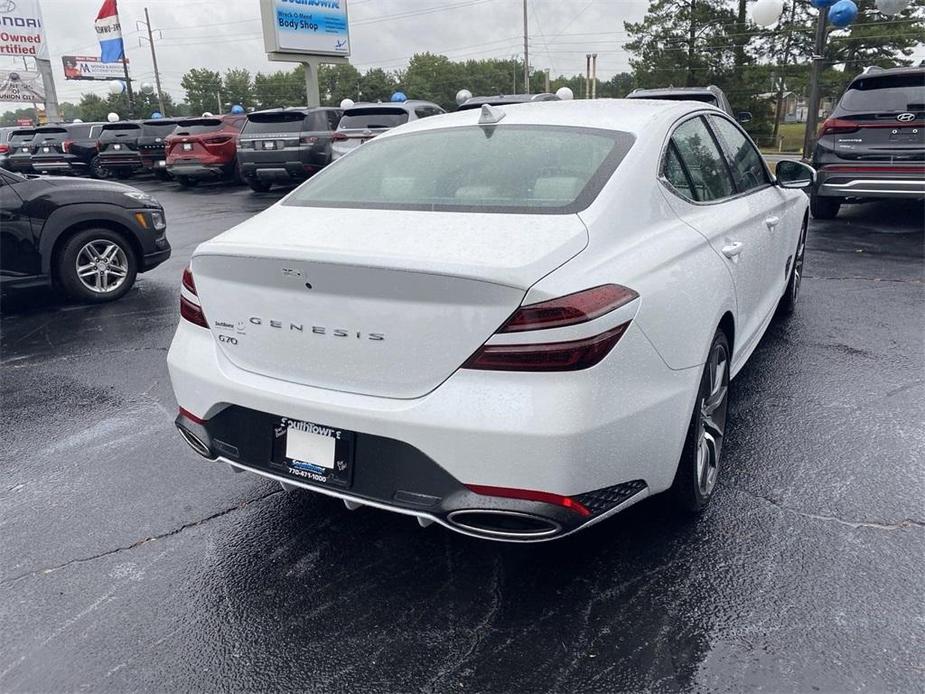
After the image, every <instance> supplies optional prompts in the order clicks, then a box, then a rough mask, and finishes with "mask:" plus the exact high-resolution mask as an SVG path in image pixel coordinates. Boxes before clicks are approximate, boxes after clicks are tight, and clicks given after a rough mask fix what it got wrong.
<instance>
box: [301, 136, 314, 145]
mask: <svg viewBox="0 0 925 694" xmlns="http://www.w3.org/2000/svg"><path fill="white" fill-rule="evenodd" d="M299 142H301V143H302V144H303V145H313V144H315V143H316V142H318V136H317V135H303V136H302V137H300V138H299Z"/></svg>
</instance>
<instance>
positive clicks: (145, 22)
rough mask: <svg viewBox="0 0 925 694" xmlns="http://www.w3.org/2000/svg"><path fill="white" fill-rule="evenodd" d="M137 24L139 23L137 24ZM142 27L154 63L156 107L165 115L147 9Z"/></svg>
mask: <svg viewBox="0 0 925 694" xmlns="http://www.w3.org/2000/svg"><path fill="white" fill-rule="evenodd" d="M138 23H139V24H140V23H141V22H138ZM144 25H145V27H146V28H147V30H148V44H150V46H151V62H152V63H154V82H155V84H156V85H157V105H158V107H159V108H160V110H161V113H162V114H163V115H165V116H166V115H167V109H166V108H164V94H163V92H161V73H160V71H159V70H158V69H157V51H155V50H154V30H153V29H152V28H151V17H150V16H149V15H148V8H147V7H146V8H145V21H144ZM143 39H144V37H143V36H142V37H139V42H140V41H142V40H143Z"/></svg>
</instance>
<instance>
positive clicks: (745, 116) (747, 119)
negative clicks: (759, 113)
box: [736, 111, 752, 123]
mask: <svg viewBox="0 0 925 694" xmlns="http://www.w3.org/2000/svg"><path fill="white" fill-rule="evenodd" d="M736 120H737V121H739V122H740V123H751V120H752V114H751V112H750V111H739V113H738V115H736Z"/></svg>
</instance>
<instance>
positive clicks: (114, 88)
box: [109, 80, 125, 94]
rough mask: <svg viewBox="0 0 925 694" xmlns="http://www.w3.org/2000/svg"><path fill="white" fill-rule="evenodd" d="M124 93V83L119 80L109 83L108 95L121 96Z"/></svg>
mask: <svg viewBox="0 0 925 694" xmlns="http://www.w3.org/2000/svg"><path fill="white" fill-rule="evenodd" d="M124 91H125V83H124V82H122V81H120V80H113V81H112V82H110V83H109V93H110V94H121V93H122V92H124Z"/></svg>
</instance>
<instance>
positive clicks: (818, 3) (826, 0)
mask: <svg viewBox="0 0 925 694" xmlns="http://www.w3.org/2000/svg"><path fill="white" fill-rule="evenodd" d="M836 1H837V0H809V4H810V5H812V6H813V7H815V8H816V9H817V10H821V9H822V8H823V7H831V6H832V5H834V4H835V3H836Z"/></svg>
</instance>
